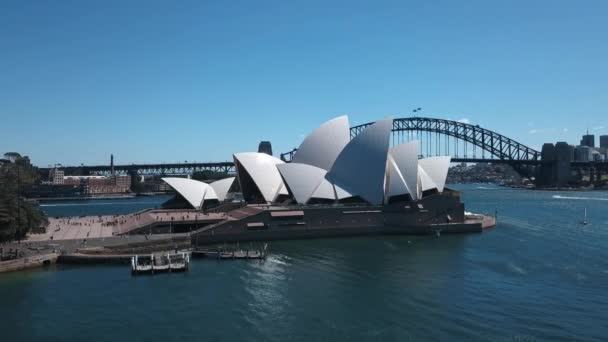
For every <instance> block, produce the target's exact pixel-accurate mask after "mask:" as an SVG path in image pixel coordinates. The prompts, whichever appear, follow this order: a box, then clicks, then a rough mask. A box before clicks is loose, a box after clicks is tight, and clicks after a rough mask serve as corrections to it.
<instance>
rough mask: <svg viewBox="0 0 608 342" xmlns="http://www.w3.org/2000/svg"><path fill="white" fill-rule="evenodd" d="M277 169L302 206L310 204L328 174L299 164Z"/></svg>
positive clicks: (319, 169)
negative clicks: (309, 201)
mask: <svg viewBox="0 0 608 342" xmlns="http://www.w3.org/2000/svg"><path fill="white" fill-rule="evenodd" d="M277 168H278V169H279V173H280V174H281V176H283V180H284V181H285V183H286V184H287V186H288V187H289V190H291V193H292V195H293V197H294V199H295V200H296V202H298V203H301V204H305V203H306V202H308V200H309V199H310V197H311V196H312V194H313V192H314V191H315V189H317V187H318V186H319V184H321V182H322V181H323V180H325V174H326V173H327V171H325V170H323V169H321V168H318V167H316V166H312V165H307V164H298V163H289V164H280V165H277Z"/></svg>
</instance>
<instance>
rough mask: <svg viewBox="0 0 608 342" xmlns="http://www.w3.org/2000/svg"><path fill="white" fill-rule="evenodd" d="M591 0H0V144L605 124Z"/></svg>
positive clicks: (120, 152)
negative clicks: (431, 120) (418, 121)
mask: <svg viewBox="0 0 608 342" xmlns="http://www.w3.org/2000/svg"><path fill="white" fill-rule="evenodd" d="M607 18H608V1H603V0H598V1H584V0H582V1H556V0H546V1H532V0H526V1H487V0H479V1H467V0H462V1H453V0H452V1H432V0H427V1H412V2H409V1H395V2H382V1H362V2H359V1H353V0H350V1H343V2H332V1H312V0H307V1H283V0H281V1H242V2H240V1H202V0H197V1H182V0H180V1H150V0H146V1H123V0H119V1H109V0H104V1H26V0H18V1H8V0H2V1H0V118H1V120H0V152H2V153H3V152H6V151H18V152H21V153H22V154H26V155H29V156H30V157H31V158H32V160H33V162H34V163H35V164H36V165H39V166H47V165H49V164H53V163H62V164H64V165H67V164H70V165H75V164H80V163H85V164H98V163H108V162H109V155H110V153H114V155H115V158H116V162H117V163H120V164H122V163H140V162H174V161H184V160H188V161H222V160H230V159H231V154H232V153H234V152H244V151H254V150H257V145H258V142H259V141H260V140H271V141H272V143H273V149H274V150H275V154H276V152H285V151H287V150H290V149H291V148H293V147H296V146H297V145H298V144H299V143H300V142H301V140H302V136H303V135H305V134H306V133H308V132H310V131H311V130H312V129H314V128H315V127H316V126H318V125H319V124H321V123H322V122H324V121H325V120H327V119H330V118H333V117H335V116H338V115H341V114H344V113H347V114H349V116H350V120H351V124H353V125H354V124H360V123H365V122H369V121H373V120H376V119H380V118H383V117H385V116H388V115H392V116H394V117H405V116H409V115H411V110H412V108H415V107H422V108H423V110H422V112H421V113H420V115H421V116H429V117H439V118H450V119H455V120H456V119H464V120H468V121H470V122H471V123H475V124H480V125H481V126H482V127H486V128H489V129H492V130H495V131H497V132H499V133H502V134H505V135H507V136H509V137H511V138H513V139H515V140H518V141H520V142H522V143H524V144H527V145H529V146H531V147H536V148H539V147H540V146H541V145H542V143H543V142H545V141H551V142H554V141H557V140H566V141H568V142H570V143H575V142H578V140H579V139H580V135H581V134H582V133H584V131H585V130H586V129H587V128H589V130H590V131H591V132H593V133H595V134H608V19H607Z"/></svg>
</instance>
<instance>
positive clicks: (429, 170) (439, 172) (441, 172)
mask: <svg viewBox="0 0 608 342" xmlns="http://www.w3.org/2000/svg"><path fill="white" fill-rule="evenodd" d="M451 160H452V158H451V157H449V156H445V157H444V156H441V157H429V158H423V159H420V160H419V161H418V164H419V165H420V167H422V169H423V170H424V171H425V172H426V174H427V175H428V176H429V177H430V178H431V179H432V180H433V183H435V185H436V186H437V191H439V192H443V188H444V187H445V181H446V179H447V178H448V170H449V169H450V161H451Z"/></svg>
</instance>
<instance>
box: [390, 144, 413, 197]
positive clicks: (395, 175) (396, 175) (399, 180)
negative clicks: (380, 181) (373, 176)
mask: <svg viewBox="0 0 608 342" xmlns="http://www.w3.org/2000/svg"><path fill="white" fill-rule="evenodd" d="M386 169H387V175H386V182H387V184H386V198H387V199H388V198H389V197H391V196H399V195H406V194H410V196H412V198H415V197H416V194H415V193H416V191H413V194H412V192H410V189H409V188H408V186H407V184H406V182H405V180H404V179H403V175H402V174H401V171H399V167H397V163H396V162H395V160H394V159H393V157H392V156H391V155H390V154H389V156H388V161H387V165H386ZM416 169H417V168H416ZM416 171H417V170H416ZM416 173H418V172H416ZM414 189H415V188H414Z"/></svg>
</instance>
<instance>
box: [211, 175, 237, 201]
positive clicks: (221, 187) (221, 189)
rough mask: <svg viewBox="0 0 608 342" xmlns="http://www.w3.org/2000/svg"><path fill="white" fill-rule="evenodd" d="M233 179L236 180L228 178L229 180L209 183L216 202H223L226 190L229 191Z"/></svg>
mask: <svg viewBox="0 0 608 342" xmlns="http://www.w3.org/2000/svg"><path fill="white" fill-rule="evenodd" d="M235 179H236V177H229V178H224V179H220V180H218V181H215V182H212V183H209V185H210V186H211V187H212V188H213V190H214V191H215V194H216V195H217V199H218V200H220V201H223V200H225V199H226V195H227V194H228V190H230V187H231V186H232V184H233V183H234V180H235Z"/></svg>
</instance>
